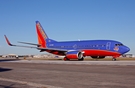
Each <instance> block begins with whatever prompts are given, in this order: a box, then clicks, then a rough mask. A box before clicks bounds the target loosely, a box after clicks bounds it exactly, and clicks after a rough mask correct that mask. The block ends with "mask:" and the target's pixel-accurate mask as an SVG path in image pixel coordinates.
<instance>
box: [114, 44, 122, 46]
mask: <svg viewBox="0 0 135 88" xmlns="http://www.w3.org/2000/svg"><path fill="white" fill-rule="evenodd" d="M115 46H123V44H115Z"/></svg>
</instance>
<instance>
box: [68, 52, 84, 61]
mask: <svg viewBox="0 0 135 88" xmlns="http://www.w3.org/2000/svg"><path fill="white" fill-rule="evenodd" d="M66 58H68V59H81V58H83V53H82V52H79V51H70V52H67V54H66Z"/></svg>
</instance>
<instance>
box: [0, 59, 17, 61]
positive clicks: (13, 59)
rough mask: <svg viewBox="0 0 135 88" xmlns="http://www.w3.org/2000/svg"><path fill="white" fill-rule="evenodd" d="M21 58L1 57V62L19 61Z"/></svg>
mask: <svg viewBox="0 0 135 88" xmlns="http://www.w3.org/2000/svg"><path fill="white" fill-rule="evenodd" d="M18 60H19V59H0V62H6V61H18Z"/></svg>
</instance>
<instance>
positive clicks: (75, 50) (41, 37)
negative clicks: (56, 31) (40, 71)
mask: <svg viewBox="0 0 135 88" xmlns="http://www.w3.org/2000/svg"><path fill="white" fill-rule="evenodd" d="M36 32H37V39H38V44H34V43H28V42H18V43H22V44H28V45H31V46H24V45H23V46H22V45H14V44H12V43H10V41H9V40H8V38H7V37H6V35H5V39H6V42H7V44H8V45H10V46H16V47H26V48H35V49H38V50H40V52H44V51H46V52H49V53H52V54H55V55H61V56H64V60H65V61H67V60H78V61H83V60H84V57H86V56H90V57H92V58H97V59H102V58H105V57H106V56H112V61H116V58H117V57H119V56H121V55H123V54H125V53H127V52H128V51H130V48H129V47H127V46H125V45H124V44H122V43H121V42H119V41H115V40H79V41H62V42H58V41H55V40H53V39H50V38H49V37H48V36H47V34H46V32H45V31H44V29H43V27H42V26H41V24H40V22H39V21H36Z"/></svg>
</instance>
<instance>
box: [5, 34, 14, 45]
mask: <svg viewBox="0 0 135 88" xmlns="http://www.w3.org/2000/svg"><path fill="white" fill-rule="evenodd" d="M4 36H5V39H6V42H7V44H8V45H10V46H12V44H11V43H10V41H9V40H8V38H7V36H6V35H4Z"/></svg>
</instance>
